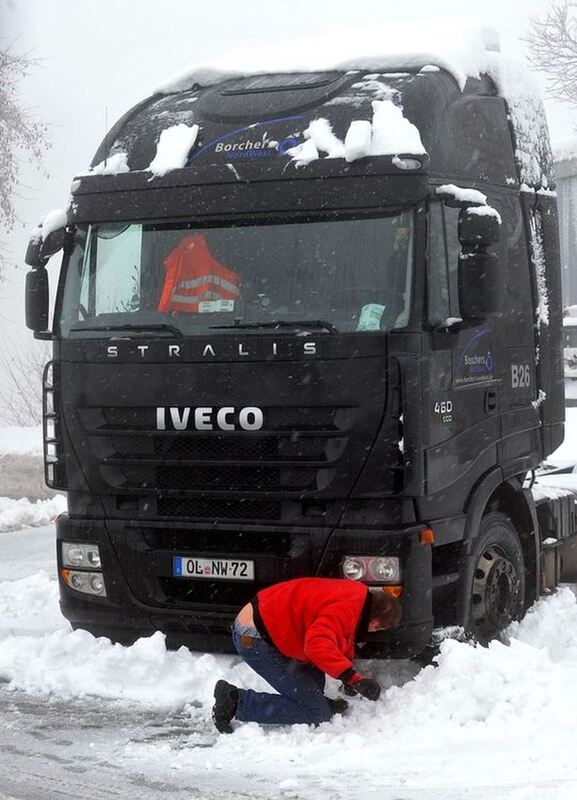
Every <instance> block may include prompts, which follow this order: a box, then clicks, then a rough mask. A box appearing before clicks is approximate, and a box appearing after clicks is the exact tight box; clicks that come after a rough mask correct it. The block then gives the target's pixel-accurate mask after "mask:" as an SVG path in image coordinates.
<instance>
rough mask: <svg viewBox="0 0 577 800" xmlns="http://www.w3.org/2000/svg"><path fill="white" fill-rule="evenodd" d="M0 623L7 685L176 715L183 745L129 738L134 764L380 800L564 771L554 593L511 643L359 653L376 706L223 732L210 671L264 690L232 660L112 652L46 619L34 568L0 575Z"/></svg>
mask: <svg viewBox="0 0 577 800" xmlns="http://www.w3.org/2000/svg"><path fill="white" fill-rule="evenodd" d="M41 609H44V611H43V613H44V615H45V616H44V618H45V627H44V630H42V626H41ZM0 620H3V623H2V626H1V627H0V680H3V681H7V682H9V685H10V687H12V688H19V689H24V690H26V691H29V692H34V693H44V694H54V695H57V696H59V697H62V698H65V699H68V698H82V697H88V696H91V697H99V698H103V699H106V700H115V701H129V702H136V703H139V704H142V705H144V706H146V707H148V708H152V709H158V710H159V711H167V710H177V709H181V708H183V707H185V708H186V709H187V710H188V713H189V714H190V716H191V723H195V725H194V729H195V731H194V732H192V731H191V734H190V739H189V742H188V744H187V742H186V740H185V741H184V742H183V741H181V742H180V743H179V747H178V749H173V748H171V747H170V745H169V744H162V743H160V744H159V743H158V742H156V743H147V742H131V743H129V744H128V745H127V747H126V750H125V755H126V756H127V757H129V758H134V759H137V760H138V762H139V763H144V762H146V763H147V764H154V763H155V762H157V763H158V764H159V765H160V764H162V765H163V767H164V768H167V767H168V768H172V769H177V770H182V771H183V773H185V774H188V772H190V776H191V777H192V776H194V775H199V774H200V775H202V776H205V777H208V778H210V777H211V775H212V778H215V777H216V775H220V776H224V775H225V774H233V775H235V785H236V786H238V785H241V783H242V780H243V778H244V777H247V778H248V776H249V775H250V776H252V777H253V778H257V779H259V780H261V781H267V782H268V784H267V785H269V786H272V787H277V789H280V788H282V786H284V788H285V789H287V790H288V788H289V787H292V790H291V791H292V792H294V793H293V794H291V795H289V796H294V797H304V796H306V797H307V798H315V799H316V798H317V797H318V798H320V797H325V798H326V797H332V798H340V797H350V796H351V794H350V792H351V786H354V785H355V781H356V780H357V779H358V776H362V787H361V786H359V787H358V789H359V792H358V793H357V794H356V796H358V797H363V798H373V797H377V796H380V797H382V796H384V795H385V794H386V795H387V796H388V794H390V793H391V792H390V791H389V790H390V789H391V788H392V787H395V791H394V792H393V793H392V794H391V796H393V794H394V796H399V797H400V796H402V797H405V796H406V797H409V796H411V797H413V796H415V794H414V793H415V792H420V794H419V795H418V796H419V797H421V796H422V797H428V798H431V797H434V798H437V797H441V796H444V797H455V796H457V795H456V794H455V791H454V790H455V789H456V788H460V787H463V786H467V785H469V786H471V788H478V787H479V786H481V787H482V790H483V792H482V793H481V794H479V795H478V796H479V797H481V796H492V797H493V796H494V797H500V798H501V797H503V798H504V797H509V795H508V794H506V793H505V790H506V789H508V788H510V787H511V786H520V787H525V786H526V787H528V788H529V789H530V787H535V786H537V785H539V786H540V787H541V788H543V786H545V785H546V784H547V783H548V782H550V781H556V780H558V781H562V782H563V783H565V781H568V780H574V779H575V767H574V755H573V754H574V747H575V738H576V737H575V719H576V715H577V603H576V599H575V596H574V594H573V593H572V592H571V591H570V590H569V589H566V588H565V589H562V590H561V591H559V592H558V593H557V594H556V595H554V596H552V597H550V598H548V599H546V600H543V601H541V602H539V603H538V604H536V606H535V607H534V608H533V609H532V611H531V612H530V613H529V614H528V615H527V617H526V618H525V620H523V621H522V622H521V623H518V624H515V625H513V626H511V629H510V633H511V637H512V638H511V643H510V646H509V647H507V646H505V645H503V644H500V643H493V644H492V645H491V646H490V647H489V648H486V649H485V648H481V647H474V646H472V645H470V644H466V643H462V642H457V641H453V640H446V641H445V642H443V643H442V645H441V654H440V656H439V658H438V667H437V668H434V667H427V668H425V669H423V670H421V671H420V672H419V673H418V674H416V667H414V666H413V665H412V664H409V663H407V662H400V663H397V664H395V663H392V664H388V663H386V662H366V663H364V664H361V665H360V666H361V668H362V669H363V670H364V671H365V672H368V673H372V674H374V675H375V676H376V677H377V678H378V679H379V680H380V681H381V683H382V684H383V686H384V687H385V688H386V691H385V692H384V693H383V695H382V697H381V699H380V700H379V701H378V702H377V703H370V702H368V701H366V700H364V699H362V698H353V699H352V701H351V704H350V706H351V707H350V711H349V713H348V714H347V715H346V716H345V717H335V718H334V719H333V720H332V721H331V722H330V723H325V724H323V725H321V726H319V727H318V728H313V727H308V726H306V725H296V726H293V727H272V728H268V729H267V728H261V727H259V726H258V725H256V724H252V723H251V724H244V725H239V726H238V729H237V731H236V732H235V734H234V735H233V736H228V737H227V736H218V735H217V734H216V733H215V731H214V729H213V728H212V726H211V724H210V721H209V715H210V707H211V705H212V689H213V686H214V682H215V680H216V679H217V678H219V677H223V678H225V679H227V680H230V681H232V682H234V683H236V684H238V685H240V686H244V687H251V688H256V689H259V688H260V689H263V688H267V687H266V684H265V683H264V682H263V681H262V680H261V679H260V678H258V676H256V675H255V674H254V673H253V672H252V671H251V670H250V669H249V668H248V667H247V666H246V665H245V664H243V663H241V662H240V660H239V659H238V658H236V657H231V656H213V655H208V654H198V653H191V652H189V651H188V650H185V649H181V650H179V651H177V652H167V651H166V650H165V648H164V640H163V636H162V635H161V634H160V633H157V634H155V635H154V636H152V637H151V638H149V639H142V640H140V641H139V642H137V643H136V644H135V645H133V646H132V647H121V646H119V645H112V644H111V643H110V642H109V641H108V640H106V639H94V638H93V637H92V636H90V635H89V634H87V633H85V632H82V631H75V632H71V631H70V630H69V628H68V625H67V623H66V622H65V621H64V620H63V619H62V618H61V617H60V618H59V617H58V612H57V599H56V591H55V585H54V584H51V583H50V582H49V581H48V580H47V577H46V575H44V574H42V573H40V574H39V575H36V576H32V577H31V578H28V579H26V580H23V581H18V582H14V583H12V584H10V590H7V589H6V584H0ZM10 620H12V630H14V631H18V632H19V635H13V634H12V633H11V628H10V626H11V622H10ZM21 629H22V630H23V631H24V633H23V634H22V633H21ZM334 689H335V687H334V685H333V687H332V691H333V692H334ZM196 723H199V724H196ZM199 725H200V727H199ZM191 727H192V725H191ZM199 730H200V731H201V733H200V734H199ZM203 730H204V731H205V732H204V733H202V731H203ZM202 745H204V747H203V746H202ZM206 745H213V747H212V748H211V749H210V750H207V749H206ZM247 752H250V754H251V756H250V758H249V759H247ZM487 763H490V764H491V769H490V770H487V769H486V764H487ZM355 776H356V777H355ZM471 776H472V777H471ZM471 780H472V784H471ZM271 782H272V783H271ZM299 787H300V788H301V789H303V791H304V794H303V793H302V792H301V791H299ZM572 788H573V789H574V786H573V787H572ZM499 789H500V790H501V791H502V792H503V793H502V794H498V793H497V790H499ZM267 796H268V795H267ZM458 796H461V795H460V794H459V795H458ZM467 796H469V795H467ZM473 796H474V797H477V795H471V797H473ZM533 796H534V795H532V794H530V793H529V794H521V795H519V797H524V798H525V797H527V798H532V797H533ZM540 796H543V793H542V792H540ZM546 796H547V797H549V798H557V799H560V798H561V797H565V796H566V797H569V796H570V795H569V794H567V795H563V794H558V793H553V794H547V795H546ZM571 796H572V795H571ZM511 797H512V795H511Z"/></svg>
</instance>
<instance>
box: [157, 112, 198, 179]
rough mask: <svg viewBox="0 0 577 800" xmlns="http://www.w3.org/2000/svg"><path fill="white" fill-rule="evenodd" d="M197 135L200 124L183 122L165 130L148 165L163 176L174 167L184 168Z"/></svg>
mask: <svg viewBox="0 0 577 800" xmlns="http://www.w3.org/2000/svg"><path fill="white" fill-rule="evenodd" d="M197 136H198V125H184V124H183V123H181V124H180V125H173V126H172V127H170V128H166V129H165V130H163V131H162V133H161V134H160V138H159V140H158V144H157V145H156V155H155V156H154V158H153V159H152V161H151V162H150V164H149V166H148V169H149V170H150V172H152V174H153V175H156V176H157V177H161V176H162V175H166V173H167V172H170V171H171V170H173V169H182V167H184V166H185V165H186V160H187V158H188V154H189V153H190V151H191V148H192V147H193V145H194V143H195V141H196V137H197Z"/></svg>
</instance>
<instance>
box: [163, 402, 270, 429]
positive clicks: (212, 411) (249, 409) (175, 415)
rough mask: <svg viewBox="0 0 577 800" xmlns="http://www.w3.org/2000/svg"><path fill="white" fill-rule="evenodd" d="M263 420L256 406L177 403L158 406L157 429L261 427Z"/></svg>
mask: <svg viewBox="0 0 577 800" xmlns="http://www.w3.org/2000/svg"><path fill="white" fill-rule="evenodd" d="M263 424H264V416H263V413H262V409H260V408H257V407H256V406H245V407H244V408H239V409H236V408H235V407H234V406H223V407H222V408H213V407H212V406H198V407H197V408H190V407H186V408H178V407H176V406H173V407H170V408H165V407H164V406H159V407H158V408H157V409H156V429H157V430H158V431H166V430H174V431H185V430H187V429H192V430H196V431H214V430H221V431H236V430H239V428H240V429H241V430H243V431H259V430H260V429H261V428H262V426H263Z"/></svg>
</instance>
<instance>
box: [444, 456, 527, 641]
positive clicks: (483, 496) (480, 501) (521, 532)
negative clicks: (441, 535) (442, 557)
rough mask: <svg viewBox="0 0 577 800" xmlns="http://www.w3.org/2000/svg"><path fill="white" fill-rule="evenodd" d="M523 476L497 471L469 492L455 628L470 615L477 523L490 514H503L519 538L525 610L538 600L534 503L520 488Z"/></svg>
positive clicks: (488, 475) (463, 623) (486, 476)
mask: <svg viewBox="0 0 577 800" xmlns="http://www.w3.org/2000/svg"><path fill="white" fill-rule="evenodd" d="M524 477H525V476H524V475H515V476H512V477H510V478H507V479H504V477H503V473H502V470H501V469H495V470H493V471H491V472H490V473H488V474H487V475H485V476H484V478H483V479H482V480H481V481H479V483H478V484H477V486H476V487H475V488H474V489H473V491H472V492H471V495H470V497H469V500H468V503H467V507H466V522H465V536H464V541H463V560H462V569H461V573H462V575H461V589H460V592H459V624H461V625H463V626H466V623H467V621H468V619H469V612H470V596H469V592H468V587H469V585H470V582H471V579H472V573H473V569H474V564H473V559H472V553H473V551H474V547H475V541H476V538H477V535H478V532H479V528H480V525H481V521H482V519H483V517H484V515H485V514H487V513H488V512H490V511H499V512H501V513H503V514H506V515H507V516H508V517H509V519H510V520H511V523H512V524H513V527H514V528H515V530H516V532H517V535H518V537H519V542H520V544H521V548H522V550H523V559H524V562H525V588H526V594H525V609H527V608H528V607H529V606H530V605H531V604H532V603H533V602H534V601H535V600H536V599H537V598H538V596H539V569H538V566H539V559H540V550H539V536H538V530H539V527H538V521H537V512H536V509H535V503H534V501H533V496H532V494H531V491H530V489H525V488H523V483H524Z"/></svg>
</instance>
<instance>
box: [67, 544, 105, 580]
mask: <svg viewBox="0 0 577 800" xmlns="http://www.w3.org/2000/svg"><path fill="white" fill-rule="evenodd" d="M62 564H63V565H64V566H65V567H80V568H84V569H100V567H101V561H100V551H99V549H98V545H96V544H80V543H78V542H62ZM74 588H76V587H74Z"/></svg>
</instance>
